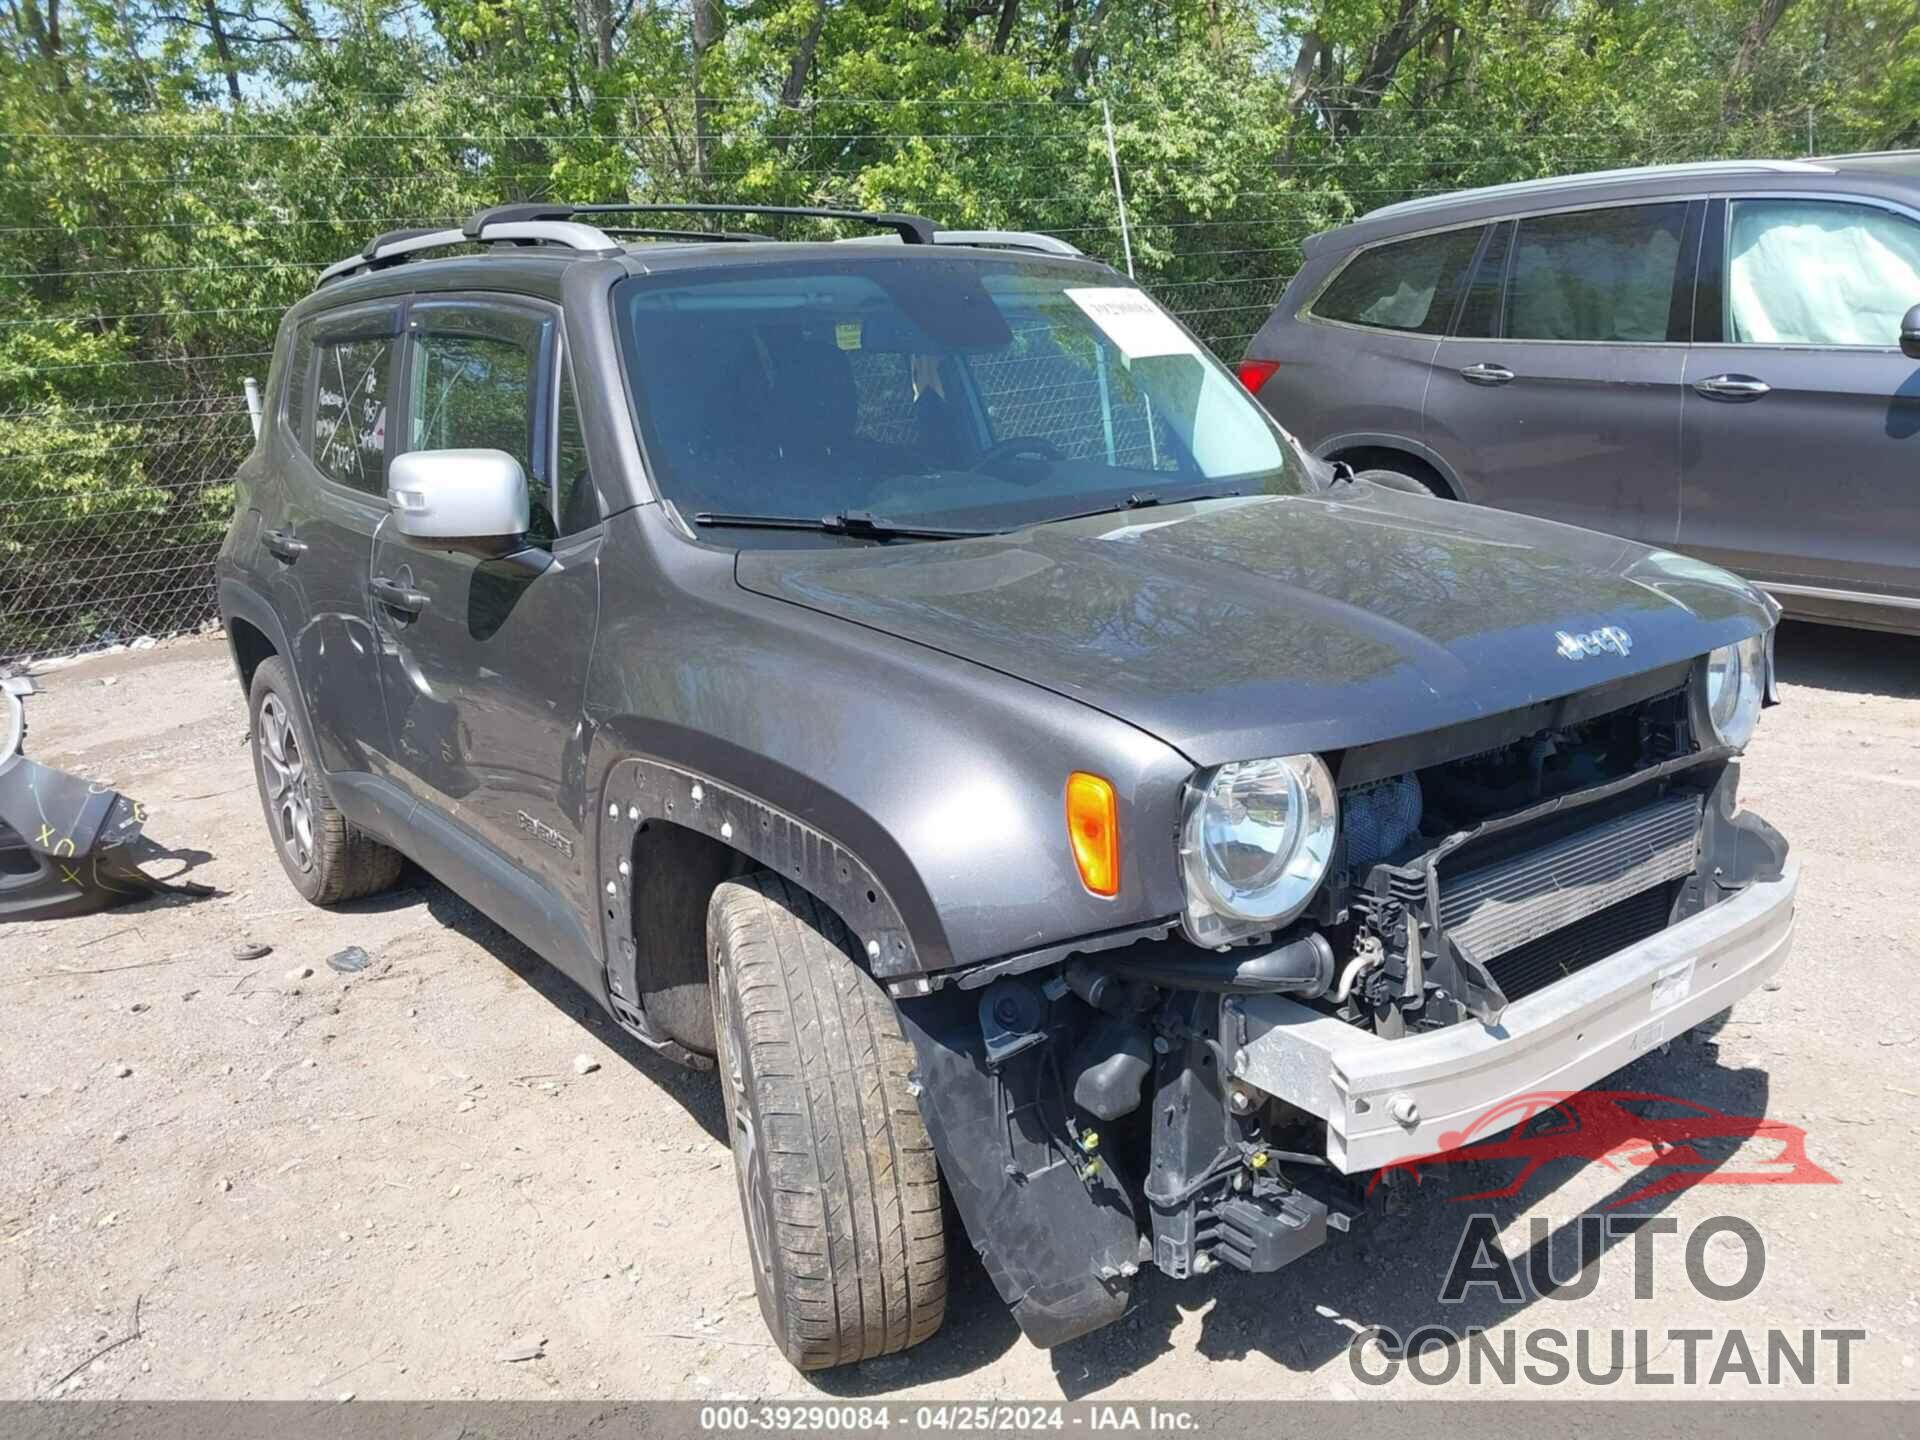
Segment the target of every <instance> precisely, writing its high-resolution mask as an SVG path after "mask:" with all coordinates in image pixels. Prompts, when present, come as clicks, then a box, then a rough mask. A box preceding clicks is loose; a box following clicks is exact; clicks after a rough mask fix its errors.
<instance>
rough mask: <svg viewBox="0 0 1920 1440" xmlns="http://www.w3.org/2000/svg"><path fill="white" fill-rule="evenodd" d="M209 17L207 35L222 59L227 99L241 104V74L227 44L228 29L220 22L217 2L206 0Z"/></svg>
mask: <svg viewBox="0 0 1920 1440" xmlns="http://www.w3.org/2000/svg"><path fill="white" fill-rule="evenodd" d="M201 9H202V10H203V11H204V12H205V14H206V17H207V33H208V34H209V35H211V36H212V37H213V53H214V54H215V55H217V56H219V57H220V69H221V72H222V73H223V74H225V75H226V77H227V98H228V99H230V100H232V101H233V103H234V104H235V105H238V104H239V103H240V72H239V71H238V70H236V69H234V67H233V47H232V46H231V45H229V44H228V43H227V27H226V26H225V25H224V24H223V23H221V20H220V6H219V4H218V3H217V0H205V3H204V4H203V5H202V6H201Z"/></svg>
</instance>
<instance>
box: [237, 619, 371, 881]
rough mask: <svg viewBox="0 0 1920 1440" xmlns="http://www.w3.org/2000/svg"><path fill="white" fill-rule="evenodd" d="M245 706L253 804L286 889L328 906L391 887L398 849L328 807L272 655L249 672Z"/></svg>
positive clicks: (308, 741)
mask: <svg viewBox="0 0 1920 1440" xmlns="http://www.w3.org/2000/svg"><path fill="white" fill-rule="evenodd" d="M248 706H249V712H250V718H251V721H252V724H251V727H250V729H251V732H252V736H253V770H254V777H255V779H256V780H258V782H259V786H260V806H261V809H262V810H264V811H265V812H266V817H267V829H268V831H269V832H270V833H271V834H272V836H273V849H274V853H275V854H276V855H278V856H279V857H280V866H281V868H282V869H283V870H285V871H286V872H287V878H288V879H289V880H291V881H292V882H293V888H294V889H296V890H298V891H299V892H300V893H301V894H302V895H304V896H305V897H306V898H307V899H308V900H310V901H312V902H313V903H314V904H315V905H331V904H334V903H335V902H337V901H341V900H355V899H358V898H359V897H361V896H363V895H374V894H377V893H379V892H380V891H382V890H385V889H387V888H388V887H389V886H391V885H392V884H393V882H394V881H395V880H398V879H399V878H400V868H401V866H402V865H403V864H404V863H405V861H404V860H403V858H402V857H401V855H400V852H399V851H398V850H395V849H392V848H391V847H390V846H387V845H383V844H381V842H380V841H378V840H376V839H374V838H373V837H372V836H371V835H369V834H367V833H366V832H365V831H364V830H360V829H356V828H355V827H354V826H353V825H352V824H351V823H349V822H348V820H347V817H346V816H344V815H342V814H341V813H340V811H339V809H338V808H337V807H336V806H335V805H334V803H333V794H332V792H331V791H329V790H328V788H327V777H326V775H325V774H324V773H323V772H322V771H321V769H320V764H319V761H318V760H317V759H316V758H315V751H314V744H313V734H312V732H311V731H309V730H308V729H307V720H306V715H305V714H304V713H303V712H302V711H301V709H300V703H299V700H298V699H297V697H296V696H295V694H294V690H293V681H292V679H291V677H289V675H288V674H287V666H286V662H285V661H284V660H282V659H281V658H280V657H279V656H277V655H276V656H274V657H272V658H271V659H268V660H263V661H261V662H260V666H259V668H258V669H257V670H255V671H254V672H253V685H252V687H251V689H250V690H249V691H248Z"/></svg>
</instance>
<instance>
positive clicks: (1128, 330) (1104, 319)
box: [1067, 285, 1200, 360]
mask: <svg viewBox="0 0 1920 1440" xmlns="http://www.w3.org/2000/svg"><path fill="white" fill-rule="evenodd" d="M1067 298H1068V299H1069V300H1071V301H1073V303H1074V304H1076V305H1078V306H1079V307H1080V308H1081V309H1082V310H1084V311H1086V312H1087V318H1088V319H1089V320H1091V321H1093V323H1094V324H1096V325H1098V326H1099V327H1100V328H1101V330H1102V331H1104V332H1105V334H1106V337H1107V338H1108V339H1109V340H1111V341H1113V343H1114V344H1115V345H1118V346H1119V347H1120V353H1121V354H1122V355H1124V356H1126V357H1127V358H1128V359H1129V360H1145V359H1147V358H1148V357H1150V356H1154V355H1198V354H1199V353H1200V347H1199V346H1197V345H1195V344H1194V343H1193V341H1192V339H1191V338H1189V337H1188V335H1187V333H1186V332H1185V331H1184V330H1182V329H1181V328H1180V327H1179V326H1178V325H1176V324H1174V323H1173V317H1172V316H1171V315H1169V314H1167V312H1166V311H1164V310H1162V309H1161V308H1160V307H1159V306H1158V305H1156V304H1154V303H1153V301H1151V300H1149V299H1148V298H1147V297H1146V296H1145V295H1143V294H1141V292H1140V291H1138V290H1132V289H1129V288H1127V287H1126V286H1124V285H1103V286H1100V287H1098V288H1097V289H1088V290H1069V291H1067Z"/></svg>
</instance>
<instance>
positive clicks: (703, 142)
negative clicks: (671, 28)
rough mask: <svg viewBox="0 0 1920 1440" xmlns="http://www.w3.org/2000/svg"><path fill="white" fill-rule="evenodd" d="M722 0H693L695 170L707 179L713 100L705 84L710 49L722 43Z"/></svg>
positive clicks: (697, 174)
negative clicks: (706, 62)
mask: <svg viewBox="0 0 1920 1440" xmlns="http://www.w3.org/2000/svg"><path fill="white" fill-rule="evenodd" d="M724 21H725V12H724V10H723V9H722V0H693V173H694V177H695V178H696V179H697V180H699V182H700V183H701V185H703V186H704V185H705V184H706V183H707V178H708V175H709V173H710V171H711V170H712V162H713V128H712V127H713V102H712V101H711V100H710V99H708V98H707V94H706V89H705V85H704V83H703V82H704V80H705V75H704V74H703V72H704V71H705V69H706V66H705V63H704V62H705V60H706V56H707V52H708V51H709V50H711V49H713V47H714V46H715V45H718V44H719V43H720V29H721V26H722V24H723V23H724Z"/></svg>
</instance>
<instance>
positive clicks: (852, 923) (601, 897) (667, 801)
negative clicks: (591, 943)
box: [594, 756, 918, 1068]
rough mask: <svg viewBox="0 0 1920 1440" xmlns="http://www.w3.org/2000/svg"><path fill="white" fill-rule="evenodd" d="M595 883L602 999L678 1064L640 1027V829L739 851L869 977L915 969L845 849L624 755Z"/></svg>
mask: <svg viewBox="0 0 1920 1440" xmlns="http://www.w3.org/2000/svg"><path fill="white" fill-rule="evenodd" d="M599 815H600V819H599V824H598V827H597V837H596V838H597V843H596V845H595V847H594V853H595V854H596V855H597V856H598V857H599V860H600V871H601V873H600V874H598V875H596V876H595V877H594V883H595V886H596V890H597V894H598V901H597V908H598V910H599V912H600V914H599V923H600V928H601V947H602V954H604V955H605V956H606V969H607V994H608V998H609V1000H610V1002H611V1003H612V1005H613V1007H614V1013H615V1015H616V1016H617V1017H618V1018H619V1019H620V1020H621V1021H622V1023H623V1024H625V1025H626V1026H627V1028H629V1029H631V1030H633V1032H634V1033H635V1035H636V1036H638V1038H640V1039H641V1040H642V1041H644V1042H645V1043H647V1044H648V1045H651V1046H653V1047H654V1048H656V1049H659V1050H662V1051H664V1052H666V1053H668V1054H670V1055H671V1056H672V1058H674V1059H676V1060H679V1061H680V1062H681V1063H683V1064H696V1063H698V1064H701V1065H702V1067H703V1068H704V1067H705V1066H706V1065H708V1064H710V1063H711V1062H708V1061H706V1060H705V1057H700V1056H693V1055H692V1054H691V1053H690V1052H687V1051H686V1050H684V1048H683V1047H681V1046H679V1045H678V1044H676V1043H675V1042H673V1041H672V1040H670V1039H668V1038H667V1037H666V1036H664V1035H661V1034H660V1033H659V1032H658V1031H657V1029H656V1028H655V1027H654V1026H653V1025H652V1023H651V1022H650V1021H648V1020H647V1018H646V1015H645V1013H644V1010H643V1008H642V1004H641V999H640V987H639V983H638V977H637V975H636V973H635V964H636V959H637V956H636V949H635V945H634V940H633V937H634V933H635V931H634V923H635V916H634V913H633V894H634V885H633V880H634V877H633V875H632V873H631V864H630V862H629V860H628V857H629V856H631V855H632V854H633V853H634V838H635V836H636V835H638V834H639V832H640V831H641V829H642V828H644V827H645V826H647V825H650V824H653V823H656V822H665V823H669V824H673V825H679V826H682V827H684V828H686V829H688V830H692V831H694V832H695V833H697V834H701V835H705V836H707V837H708V838H710V839H712V840H715V841H718V842H719V843H720V844H722V845H725V846H728V847H729V848H731V849H733V850H736V851H738V852H739V853H741V854H743V855H745V856H747V857H748V858H749V859H751V860H753V861H754V862H756V863H757V864H760V865H764V866H765V867H766V868H767V869H769V870H772V871H775V872H777V873H778V874H781V875H784V876H786V877H787V878H788V879H790V880H792V881H793V882H794V883H795V884H796V885H799V886H800V887H801V888H802V889H804V890H806V891H807V892H808V893H810V894H812V895H814V896H817V897H818V898H819V899H820V901H821V902H822V903H823V904H825V905H826V906H828V907H829V908H830V909H832V910H833V911H834V912H835V913H836V914H838V915H839V916H840V918H841V919H842V920H843V921H845V922H846V926H847V929H848V930H849V931H851V932H852V934H853V935H854V938H855V940H856V941H857V943H858V944H859V946H860V950H861V954H862V957H863V959H864V962H865V964H866V965H867V967H868V969H870V970H871V971H872V972H873V975H874V977H875V978H876V979H880V980H885V979H887V978H889V977H892V976H899V975H904V974H910V973H912V972H914V971H915V970H916V969H917V968H918V967H917V964H916V958H917V952H916V951H915V949H914V943H913V937H912V935H911V934H910V933H909V931H908V929H907V925H906V922H905V921H904V920H903V919H902V918H901V916H900V910H899V907H898V906H897V905H896V904H895V903H894V900H893V897H892V895H890V894H889V893H888V891H887V887H886V885H885V883H884V882H883V881H882V880H881V879H880V878H879V876H877V875H876V874H874V872H873V870H872V869H871V867H869V866H868V865H867V864H866V862H865V861H863V860H862V859H861V858H860V857H859V856H858V855H856V854H854V852H853V851H851V850H849V849H848V848H847V847H846V846H844V845H842V844H840V843H839V842H838V841H837V840H835V839H834V838H833V837H832V836H830V835H827V834H826V833H825V832H823V831H821V830H819V829H818V828H816V827H815V826H812V825H809V824H807V823H806V822H805V821H803V820H800V819H798V818H797V817H795V816H793V815H790V814H788V813H787V812H786V811H784V810H782V809H780V808H779V807H777V806H775V805H772V804H769V803H768V802H767V801H764V800H761V799H759V798H758V797H757V796H754V795H751V794H749V793H747V792H746V791H745V790H742V789H740V788H738V787H736V786H733V785H729V784H727V783H726V782H724V781H721V780H716V779H714V778H712V777H711V776H707V775H700V774H696V773H695V772H693V771H691V770H686V769H682V768H681V767H679V766H677V765H671V764H668V763H667V762H665V761H663V760H653V759H648V758H644V757H640V756H627V757H624V758H622V759H620V760H617V761H615V762H614V763H613V765H612V766H610V767H609V768H608V770H607V773H606V778H605V780H604V781H603V782H602V784H601V787H600V800H599Z"/></svg>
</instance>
